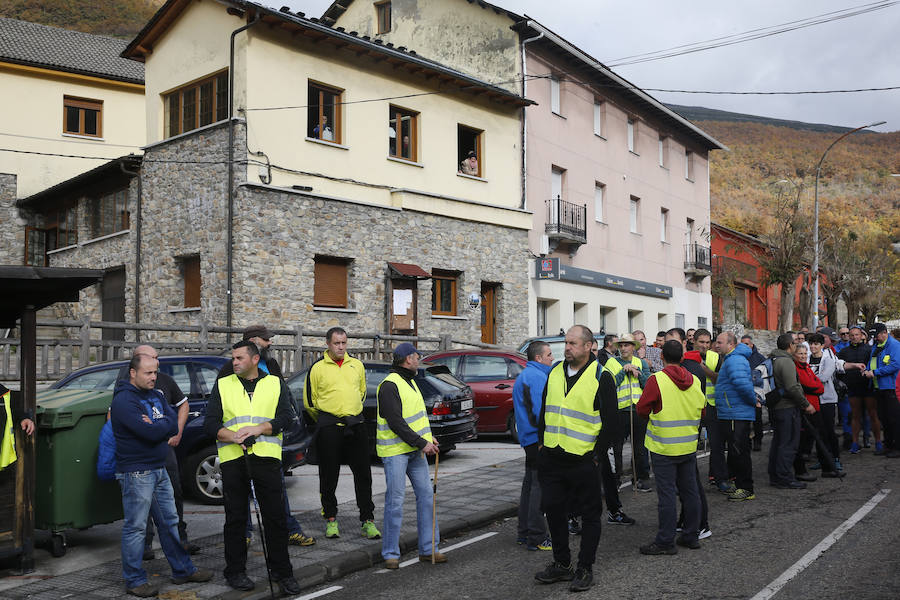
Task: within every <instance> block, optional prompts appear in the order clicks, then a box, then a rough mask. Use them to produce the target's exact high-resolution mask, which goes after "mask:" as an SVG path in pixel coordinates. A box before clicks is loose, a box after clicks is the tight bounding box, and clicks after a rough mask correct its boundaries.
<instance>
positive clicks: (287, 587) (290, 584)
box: [278, 577, 300, 596]
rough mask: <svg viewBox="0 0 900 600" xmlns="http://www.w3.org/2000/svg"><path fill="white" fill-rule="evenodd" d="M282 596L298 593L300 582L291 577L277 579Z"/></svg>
mask: <svg viewBox="0 0 900 600" xmlns="http://www.w3.org/2000/svg"><path fill="white" fill-rule="evenodd" d="M278 587H280V588H281V595H282V596H295V595H297V594H299V593H300V584H299V583H297V580H296V579H294V578H293V577H285V578H284V579H281V580H279V581H278Z"/></svg>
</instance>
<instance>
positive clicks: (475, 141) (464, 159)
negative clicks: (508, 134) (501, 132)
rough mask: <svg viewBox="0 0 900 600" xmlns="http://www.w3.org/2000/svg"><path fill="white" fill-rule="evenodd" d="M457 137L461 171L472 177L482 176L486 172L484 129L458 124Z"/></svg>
mask: <svg viewBox="0 0 900 600" xmlns="http://www.w3.org/2000/svg"><path fill="white" fill-rule="evenodd" d="M456 137H457V158H458V159H459V172H460V173H461V174H463V175H471V176H472V177H482V173H483V172H484V154H483V152H482V141H483V138H484V131H482V130H480V129H473V128H471V127H466V126H465V125H457V129H456Z"/></svg>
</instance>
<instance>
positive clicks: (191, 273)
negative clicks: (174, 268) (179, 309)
mask: <svg viewBox="0 0 900 600" xmlns="http://www.w3.org/2000/svg"><path fill="white" fill-rule="evenodd" d="M181 274H182V277H183V278H184V307H185V308H199V307H200V255H199V254H194V255H191V256H184V257H182V258H181Z"/></svg>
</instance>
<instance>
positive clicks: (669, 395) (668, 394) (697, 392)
mask: <svg viewBox="0 0 900 600" xmlns="http://www.w3.org/2000/svg"><path fill="white" fill-rule="evenodd" d="M651 377H655V378H656V384H657V385H658V386H659V393H660V395H661V396H662V410H661V411H659V412H658V413H650V422H649V423H648V424H647V435H645V436H644V446H645V447H646V448H647V450H649V451H650V452H655V453H656V454H663V455H665V456H683V455H685V454H693V453H694V452H696V451H697V435H698V431H699V429H700V415H701V413H702V412H703V405H704V404H705V403H706V400H705V399H704V397H703V390H701V389H700V380H699V379H697V376H696V375H692V377H693V378H694V382H693V383H692V384H691V387H689V388H688V389H686V390H680V389H678V386H677V385H675V383H674V382H673V381H672V380H671V379H670V378H669V376H668V375H667V374H665V373H663V372H662V371H660V372H659V373H654V374H653V375H651Z"/></svg>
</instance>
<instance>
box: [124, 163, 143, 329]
mask: <svg viewBox="0 0 900 600" xmlns="http://www.w3.org/2000/svg"><path fill="white" fill-rule="evenodd" d="M119 168H120V169H122V172H123V173H125V174H126V175H131V176H132V177H137V207H136V208H137V210H136V211H135V212H136V213H137V223H136V225H135V227H134V230H135V248H134V322H135V324H137V323H140V322H141V234H142V230H143V218H142V217H141V208H142V206H143V188H142V185H141V172H140V171H129V170H128V169H126V168H125V161H124V160H121V161H119ZM134 341H136V342H139V341H141V330H140V329H135V330H134Z"/></svg>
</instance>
